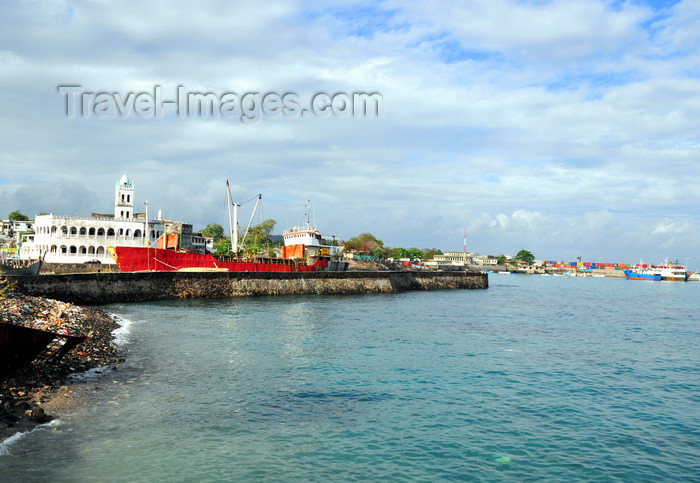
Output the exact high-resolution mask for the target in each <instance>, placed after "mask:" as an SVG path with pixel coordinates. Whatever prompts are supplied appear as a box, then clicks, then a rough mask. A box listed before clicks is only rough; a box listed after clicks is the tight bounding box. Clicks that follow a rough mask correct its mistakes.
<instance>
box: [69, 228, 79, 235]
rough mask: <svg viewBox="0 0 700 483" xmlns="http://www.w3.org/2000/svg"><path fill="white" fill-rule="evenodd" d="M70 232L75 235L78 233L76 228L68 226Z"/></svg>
mask: <svg viewBox="0 0 700 483" xmlns="http://www.w3.org/2000/svg"><path fill="white" fill-rule="evenodd" d="M70 234H71V235H77V234H78V229H77V228H76V227H74V226H71V227H70Z"/></svg>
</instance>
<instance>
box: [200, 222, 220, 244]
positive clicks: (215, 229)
mask: <svg viewBox="0 0 700 483" xmlns="http://www.w3.org/2000/svg"><path fill="white" fill-rule="evenodd" d="M202 235H204V236H208V237H212V238H213V239H214V243H216V242H218V241H219V240H221V239H222V238H223V237H224V236H225V232H224V227H222V226H221V225H219V224H218V223H209V224H208V225H207V226H206V228H204V230H202Z"/></svg>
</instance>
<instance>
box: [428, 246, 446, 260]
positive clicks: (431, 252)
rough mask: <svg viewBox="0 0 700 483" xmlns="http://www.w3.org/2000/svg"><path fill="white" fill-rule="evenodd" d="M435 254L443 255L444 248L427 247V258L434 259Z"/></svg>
mask: <svg viewBox="0 0 700 483" xmlns="http://www.w3.org/2000/svg"><path fill="white" fill-rule="evenodd" d="M435 255H442V250H440V249H439V248H427V249H425V251H424V252H423V256H424V257H425V260H433V259H434V258H435Z"/></svg>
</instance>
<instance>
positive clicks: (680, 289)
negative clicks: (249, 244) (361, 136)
mask: <svg viewBox="0 0 700 483" xmlns="http://www.w3.org/2000/svg"><path fill="white" fill-rule="evenodd" d="M490 284H491V287H490V288H489V289H488V290H485V291H437V292H409V293H403V294H396V295H362V296H342V297H340V296H339V297H327V296H309V297H261V298H241V299H228V300H182V301H168V302H157V303H147V304H133V305H126V304H125V305H113V306H109V307H108V309H109V310H110V311H112V312H114V313H116V314H118V315H120V316H121V317H122V318H123V319H124V320H126V321H128V322H129V325H128V326H127V330H128V335H127V338H126V346H125V347H127V348H128V350H129V354H128V359H127V361H126V362H125V363H124V364H123V365H122V366H121V367H120V368H119V370H117V371H114V372H111V373H109V374H106V375H102V376H100V375H98V376H96V377H94V378H91V379H90V382H89V383H88V384H89V385H90V387H93V386H94V387H96V388H97V391H96V392H95V394H96V396H95V398H94V401H93V403H92V406H91V408H89V409H88V410H86V411H83V412H81V413H78V414H75V415H73V416H69V417H65V418H63V420H62V421H61V422H60V424H59V425H57V426H55V427H53V428H51V427H48V428H41V429H39V430H35V431H34V432H32V433H30V434H27V435H25V436H23V437H22V438H19V439H18V440H17V441H15V442H13V443H12V444H9V445H6V447H5V450H6V452H8V453H9V454H6V455H3V456H0V480H3V481H34V480H50V481H258V480H273V481H287V480H296V481H326V480H332V481H352V480H373V481H385V480H404V481H439V480H481V481H513V480H549V481H553V480H554V481H577V480H578V481H591V480H601V481H611V480H612V481H615V480H617V481H645V480H646V481H690V480H695V481H698V480H700V315H699V314H700V312H699V310H698V309H700V304H699V303H698V301H699V300H700V297H699V295H700V284H697V283H666V282H637V281H627V280H620V279H597V278H573V279H565V278H563V277H540V276H522V275H491V276H490Z"/></svg>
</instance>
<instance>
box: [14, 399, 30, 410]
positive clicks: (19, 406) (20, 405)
mask: <svg viewBox="0 0 700 483" xmlns="http://www.w3.org/2000/svg"><path fill="white" fill-rule="evenodd" d="M31 408H32V406H31V405H30V404H29V403H28V402H27V401H17V402H16V403H15V409H18V410H20V411H28V410H30V409H31Z"/></svg>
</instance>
